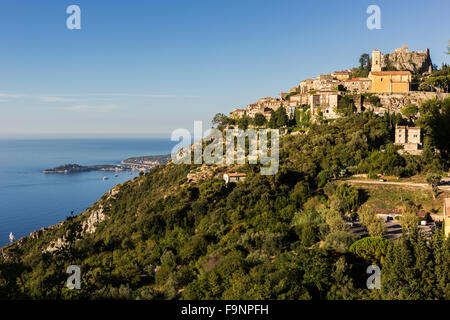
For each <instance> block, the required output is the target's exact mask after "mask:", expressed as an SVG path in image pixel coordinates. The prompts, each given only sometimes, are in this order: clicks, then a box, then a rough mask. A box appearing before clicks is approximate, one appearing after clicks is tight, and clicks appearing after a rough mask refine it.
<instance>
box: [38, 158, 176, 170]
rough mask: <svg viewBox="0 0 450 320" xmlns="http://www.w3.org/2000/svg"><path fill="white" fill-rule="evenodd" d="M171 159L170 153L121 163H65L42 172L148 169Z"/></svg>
mask: <svg viewBox="0 0 450 320" xmlns="http://www.w3.org/2000/svg"><path fill="white" fill-rule="evenodd" d="M169 160H170V154H166V155H155V156H140V157H132V158H128V159H125V160H123V161H121V164H120V165H112V164H98V165H92V166H82V165H79V164H64V165H61V166H58V167H56V168H53V169H46V170H44V171H42V173H47V174H49V173H60V174H61V173H62V174H68V173H80V172H88V171H125V170H139V171H147V170H149V169H152V168H154V167H156V166H159V165H160V164H164V163H167V162H168V161H169Z"/></svg>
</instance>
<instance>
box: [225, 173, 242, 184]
mask: <svg viewBox="0 0 450 320" xmlns="http://www.w3.org/2000/svg"><path fill="white" fill-rule="evenodd" d="M246 178H247V174H246V173H225V174H224V175H223V179H224V180H225V183H226V184H229V183H232V182H235V183H236V182H240V181H244V180H245V179H246Z"/></svg>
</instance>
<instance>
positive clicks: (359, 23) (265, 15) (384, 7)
mask: <svg viewBox="0 0 450 320" xmlns="http://www.w3.org/2000/svg"><path fill="white" fill-rule="evenodd" d="M72 4H74V2H73V1H70V0H64V1H55V0H42V1H39V2H26V3H25V2H17V1H13V0H4V1H2V2H1V4H0V35H1V37H2V40H3V41H2V43H1V44H0V48H1V51H0V52H1V57H2V59H1V60H0V67H1V70H2V73H1V76H0V115H1V116H0V137H7V136H8V137H11V136H24V135H26V136H30V137H36V136H49V135H54V136H60V135H71V136H74V135H89V136H94V137H95V136H97V135H108V136H109V135H111V136H126V135H132V136H136V135H138V136H149V135H150V136H154V135H166V134H169V133H170V132H172V131H173V130H175V129H177V128H188V129H189V128H191V127H192V125H193V122H194V120H202V121H203V123H204V125H205V126H206V124H208V125H209V124H210V123H211V122H210V121H211V119H212V118H213V116H214V114H216V113H218V112H221V113H225V114H228V113H229V112H230V111H232V110H233V109H234V108H236V107H240V108H242V107H245V106H246V105H248V104H250V103H253V102H255V101H256V100H257V99H258V98H261V97H266V96H273V97H276V96H278V94H279V93H280V92H285V91H287V90H289V88H291V87H293V86H296V85H298V84H299V82H300V81H301V80H303V79H306V78H309V77H315V76H317V75H318V74H321V73H328V72H333V71H334V70H343V69H347V68H350V67H354V66H357V65H358V60H359V57H360V55H361V54H362V53H366V52H367V53H370V52H371V50H372V49H380V50H381V51H382V52H383V53H387V52H392V51H393V50H395V49H396V48H399V47H401V46H402V45H405V44H406V45H409V49H410V51H418V50H422V51H424V50H425V49H426V48H429V49H430V52H431V58H432V60H433V63H434V64H437V65H438V66H440V65H441V64H442V63H444V62H447V63H448V56H447V55H446V50H447V45H448V32H447V30H449V28H450V21H449V20H448V19H447V13H448V12H449V10H450V3H449V2H448V1H444V0H441V1H433V2H423V1H419V0H415V1H406V0H405V1H376V4H377V5H378V6H380V8H381V29H380V30H369V29H368V28H367V26H366V20H367V18H368V16H369V15H368V14H367V13H366V9H367V7H368V6H369V5H371V4H373V1H352V2H346V3H345V4H342V3H339V2H329V1H314V2H312V3H309V2H302V1H292V0H283V1H276V2H275V1H254V0H249V1H245V2H242V1H237V0H235V1H227V2H210V1H189V2H187V1H181V0H178V1H175V0H173V1H164V2H162V1H158V2H155V1H148V2H147V1H146V2H140V3H129V2H126V1H123V0H118V1H113V2H111V1H95V2H93V1H86V0H80V1H76V4H77V5H78V6H79V7H80V9H81V30H69V29H67V27H66V19H67V18H68V17H69V15H68V14H67V13H66V9H67V7H68V6H69V5H72ZM406 5H407V6H408V9H407V10H405V7H406ZM446 8H447V9H446ZM430 35H432V36H430Z"/></svg>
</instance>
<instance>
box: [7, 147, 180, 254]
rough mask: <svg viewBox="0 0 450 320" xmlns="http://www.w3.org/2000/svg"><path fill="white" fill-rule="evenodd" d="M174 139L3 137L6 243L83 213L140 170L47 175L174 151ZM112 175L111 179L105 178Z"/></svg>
mask: <svg viewBox="0 0 450 320" xmlns="http://www.w3.org/2000/svg"><path fill="white" fill-rule="evenodd" d="M175 144H176V142H172V141H170V140H169V139H54V140H0V246H3V245H5V244H7V243H8V241H9V233H10V232H12V233H13V234H14V236H15V237H16V239H19V238H20V237H22V236H25V235H29V234H30V232H31V231H34V230H37V229H40V228H42V227H46V226H50V225H53V224H56V223H58V222H60V221H61V220H64V219H65V218H66V217H67V216H69V215H70V213H71V211H74V212H75V213H77V214H78V213H81V212H83V211H84V210H85V209H86V208H88V207H89V206H91V205H92V204H93V203H94V202H95V201H97V200H98V199H99V198H100V197H101V196H102V195H103V194H104V193H105V192H107V191H108V190H110V189H111V188H112V187H114V186H115V185H117V184H119V183H122V182H124V181H127V180H130V179H133V178H134V177H135V176H136V175H137V172H129V171H124V172H119V173H118V174H119V176H118V177H115V176H114V175H115V173H114V172H102V171H98V172H97V171H93V172H85V173H77V174H43V173H41V171H42V170H44V169H49V168H53V167H56V166H59V165H62V164H67V163H77V164H80V165H94V164H119V163H120V161H122V160H124V159H126V158H128V157H134V156H144V155H158V154H168V153H170V151H171V149H172V147H173V146H174V145H175ZM104 176H107V177H108V178H109V180H103V179H102V178H103V177H104Z"/></svg>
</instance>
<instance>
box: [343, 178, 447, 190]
mask: <svg viewBox="0 0 450 320" xmlns="http://www.w3.org/2000/svg"><path fill="white" fill-rule="evenodd" d="M344 181H346V182H349V183H363V184H381V185H393V186H405V187H412V188H422V189H431V186H430V185H429V184H427V183H412V182H393V181H384V182H381V181H375V180H344ZM439 190H442V191H446V192H450V186H439Z"/></svg>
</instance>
